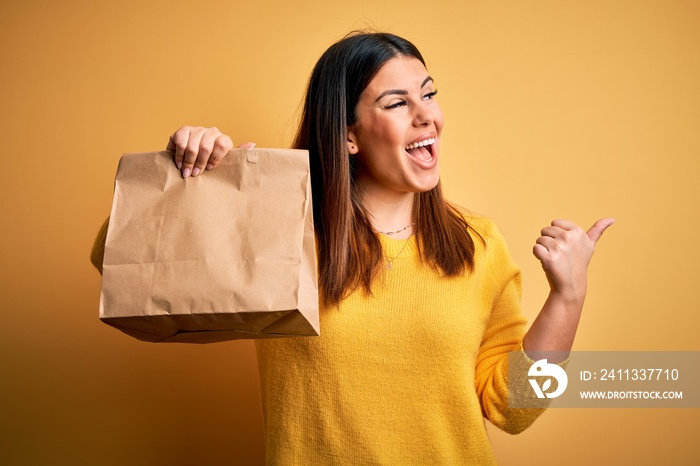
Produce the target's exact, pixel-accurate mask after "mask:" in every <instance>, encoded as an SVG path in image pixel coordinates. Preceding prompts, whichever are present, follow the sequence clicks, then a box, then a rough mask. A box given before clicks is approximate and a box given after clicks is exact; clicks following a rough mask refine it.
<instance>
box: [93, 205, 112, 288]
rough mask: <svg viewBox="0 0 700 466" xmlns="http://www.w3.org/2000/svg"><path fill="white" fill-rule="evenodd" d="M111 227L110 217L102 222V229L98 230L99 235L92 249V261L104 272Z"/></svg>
mask: <svg viewBox="0 0 700 466" xmlns="http://www.w3.org/2000/svg"><path fill="white" fill-rule="evenodd" d="M108 227H109V217H107V220H105V222H104V223H103V224H102V227H101V228H100V231H99V232H97V237H96V238H95V244H93V245H92V251H90V262H92V265H94V266H95V268H96V269H97V270H98V271H99V272H100V274H102V263H103V262H104V257H105V242H106V241H107V228H108Z"/></svg>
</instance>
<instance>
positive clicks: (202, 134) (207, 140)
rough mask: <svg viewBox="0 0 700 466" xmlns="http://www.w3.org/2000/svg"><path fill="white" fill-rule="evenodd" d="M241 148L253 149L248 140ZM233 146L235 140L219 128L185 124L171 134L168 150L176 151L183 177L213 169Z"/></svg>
mask: <svg viewBox="0 0 700 466" xmlns="http://www.w3.org/2000/svg"><path fill="white" fill-rule="evenodd" d="M238 147H239V148H246V149H252V148H253V147H255V143H253V142H246V143H245V144H241V145H240V146H238ZM232 148H233V141H231V138H230V137H228V136H227V135H225V134H223V133H221V131H219V130H218V129H217V128H204V127H202V126H183V127H182V128H180V129H178V130H177V131H175V133H173V134H172V135H171V136H170V140H169V141H168V147H167V148H166V150H170V151H175V165H177V168H178V170H180V171H181V172H182V177H183V178H188V177H189V176H190V175H192V176H198V175H199V174H200V173H202V172H203V171H204V170H205V169H206V170H213V169H214V168H216V166H217V165H219V162H221V159H223V158H224V156H226V154H228V151H230V150H231V149H232Z"/></svg>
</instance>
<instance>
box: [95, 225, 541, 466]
mask: <svg viewBox="0 0 700 466" xmlns="http://www.w3.org/2000/svg"><path fill="white" fill-rule="evenodd" d="M468 220H469V223H470V225H471V226H472V227H473V228H474V229H476V230H477V231H478V232H479V233H480V235H481V236H482V238H483V239H484V242H483V243H482V242H481V241H480V240H479V238H478V237H476V235H475V236H474V237H475V245H476V256H475V268H474V271H473V272H472V273H467V274H466V275H464V276H462V277H456V278H444V277H440V276H439V275H438V274H437V273H436V272H434V271H433V270H432V269H430V268H429V267H428V266H427V265H425V264H423V263H421V262H420V261H419V259H418V255H417V246H416V243H415V239H413V238H411V239H409V240H392V239H388V238H386V237H382V246H383V248H384V251H385V256H386V257H389V258H392V257H395V256H396V259H395V260H394V261H393V267H392V270H390V271H386V272H384V275H383V276H382V277H381V278H380V279H379V280H378V281H377V282H376V283H375V284H374V286H373V296H371V297H370V296H366V295H365V294H364V293H363V292H361V291H358V292H356V293H354V294H352V295H351V296H349V297H348V298H347V299H345V300H344V301H343V302H342V303H341V304H340V306H338V307H337V308H333V309H322V310H321V316H320V317H321V336H319V337H309V338H280V339H270V340H257V341H256V348H257V354H258V364H259V368H260V381H261V390H262V406H263V413H264V417H265V426H266V436H267V462H268V464H270V465H300V466H307V465H308V466H317V465H318V466H326V465H391V466H410V465H420V466H426V465H431V466H432V465H460V466H464V465H472V464H495V459H494V456H493V453H492V451H491V446H490V443H489V439H488V437H487V433H486V429H485V425H484V419H483V418H484V417H486V418H488V419H489V420H490V421H491V422H492V423H493V424H495V425H496V426H498V427H500V428H501V429H504V430H505V431H507V432H511V433H517V432H520V431H522V430H523V429H525V428H526V427H528V426H529V425H530V424H531V423H532V422H533V421H534V420H535V418H536V417H537V416H538V415H539V414H540V413H541V412H542V411H543V409H509V408H508V407H507V396H508V383H509V382H510V387H511V389H512V390H515V391H517V392H519V393H531V391H532V390H531V388H530V386H529V382H528V381H527V369H528V368H529V366H530V364H532V362H533V361H532V360H530V359H529V358H527V356H525V353H523V352H522V351H520V352H519V353H516V354H517V355H518V356H517V357H516V358H515V359H513V360H512V361H514V363H515V364H516V365H517V366H514V367H511V374H513V373H515V374H519V376H518V377H511V380H510V381H508V380H507V365H508V352H509V351H513V350H522V339H523V336H524V332H525V323H526V322H525V318H524V317H523V316H522V315H521V314H520V307H519V301H520V271H519V269H518V267H517V266H516V265H515V264H514V263H513V261H512V259H511V257H510V255H509V253H508V250H507V248H506V245H505V242H504V240H503V237H502V236H501V234H500V232H499V231H498V230H497V229H496V227H495V226H494V225H493V223H492V222H491V221H489V220H487V219H483V218H468ZM107 224H108V222H105V224H104V226H103V228H102V230H101V231H100V234H99V235H98V237H97V240H96V241H95V246H94V247H93V251H92V257H91V259H92V262H93V264H95V266H96V267H98V269H101V265H102V257H103V254H104V241H105V233H106V230H107ZM406 241H407V243H406ZM404 246H405V247H404ZM514 363H513V362H512V363H511V364H514ZM525 396H528V395H525ZM533 396H534V395H533ZM528 397H529V396H528ZM537 406H539V405H537ZM542 406H545V405H544V404H542Z"/></svg>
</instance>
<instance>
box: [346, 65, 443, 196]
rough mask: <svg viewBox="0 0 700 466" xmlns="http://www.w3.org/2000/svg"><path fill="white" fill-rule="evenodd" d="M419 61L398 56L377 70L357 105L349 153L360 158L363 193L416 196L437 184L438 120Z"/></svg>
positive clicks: (431, 85)
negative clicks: (415, 194) (417, 193)
mask: <svg viewBox="0 0 700 466" xmlns="http://www.w3.org/2000/svg"><path fill="white" fill-rule="evenodd" d="M435 94H436V91H435V85H434V83H433V80H432V78H431V77H430V76H429V75H428V71H427V70H426V69H425V66H423V64H422V63H421V62H420V60H418V59H416V58H413V57H406V56H401V55H399V56H397V57H395V58H392V59H391V60H389V61H388V62H386V63H385V64H384V66H382V68H380V70H379V71H378V72H377V74H376V75H375V76H374V78H373V79H372V81H370V83H369V85H368V86H367V88H366V89H365V90H364V91H363V92H362V95H361V96H360V100H359V102H358V103H357V108H356V115H357V121H355V123H354V124H353V125H351V126H350V127H348V149H349V151H350V154H351V157H359V162H360V163H359V167H360V168H359V171H358V174H357V178H356V180H355V181H356V183H357V184H358V186H359V187H360V188H361V190H362V192H363V193H364V194H370V195H372V194H380V193H385V194H389V193H391V192H393V193H415V192H424V191H429V190H431V189H433V188H434V187H435V186H436V185H437V183H438V181H439V178H440V176H439V169H438V154H439V153H440V133H441V132H442V125H443V116H442V111H441V110H440V106H439V105H438V103H437V101H436V100H435Z"/></svg>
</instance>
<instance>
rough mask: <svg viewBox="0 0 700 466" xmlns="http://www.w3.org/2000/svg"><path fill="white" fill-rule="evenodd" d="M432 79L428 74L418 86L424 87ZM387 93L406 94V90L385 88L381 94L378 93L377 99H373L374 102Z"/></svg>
mask: <svg viewBox="0 0 700 466" xmlns="http://www.w3.org/2000/svg"><path fill="white" fill-rule="evenodd" d="M432 80H433V78H431V77H430V76H428V77H427V78H425V80H424V81H423V82H422V83H421V85H420V88H421V89H423V88H424V87H425V85H426V84H428V83H429V82H430V81H432ZM388 95H408V91H406V90H404V89H389V90H386V91H384V92H382V93H381V94H379V97H377V100H375V102H378V101H379V99H381V98H382V97H386V96H388Z"/></svg>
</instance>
